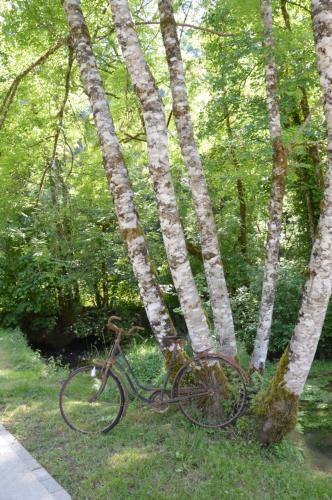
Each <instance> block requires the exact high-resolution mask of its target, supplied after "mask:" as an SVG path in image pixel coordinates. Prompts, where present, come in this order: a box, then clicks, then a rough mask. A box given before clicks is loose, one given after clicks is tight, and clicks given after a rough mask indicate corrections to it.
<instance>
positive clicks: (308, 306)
mask: <svg viewBox="0 0 332 500" xmlns="http://www.w3.org/2000/svg"><path fill="white" fill-rule="evenodd" d="M312 9H313V16H312V18H313V27H314V34H315V44H316V54H317V63H318V71H319V76H320V83H321V87H322V91H323V96H324V110H325V117H326V123H327V129H328V148H327V149H328V170H327V174H326V182H325V191H324V198H323V204H322V208H321V214H320V218H319V223H318V228H317V232H316V238H315V242H314V245H313V249H312V253H311V259H310V265H309V276H308V278H307V281H306V283H305V286H304V291H303V298H302V305H301V309H300V312H299V317H298V321H297V325H296V327H295V330H294V333H293V336H292V339H291V342H290V345H289V348H288V350H287V351H286V352H285V354H284V356H283V357H282V359H281V361H280V362H279V365H278V368H277V373H276V375H275V377H274V379H273V380H272V383H271V385H270V387H269V388H268V390H267V393H266V394H265V396H264V397H263V398H262V400H261V402H260V404H258V407H257V413H258V415H259V417H260V421H259V422H260V423H259V429H258V436H259V438H260V439H261V440H262V441H263V442H267V443H272V442H277V441H280V440H281V439H282V438H283V437H284V436H285V434H286V433H287V432H288V431H289V430H290V429H292V428H293V427H294V426H295V423H296V415H297V404H298V399H299V397H300V395H301V393H302V391H303V388H304V384H305V382H306V380H307V377H308V374H309V370H310V367H311V364H312V361H313V359H314V356H315V352H316V349H317V344H318V341H319V338H320V335H321V331H322V327H323V323H324V319H325V315H326V310H327V306H328V303H329V299H330V296H331V289H332V3H331V2H330V1H327V0H312Z"/></svg>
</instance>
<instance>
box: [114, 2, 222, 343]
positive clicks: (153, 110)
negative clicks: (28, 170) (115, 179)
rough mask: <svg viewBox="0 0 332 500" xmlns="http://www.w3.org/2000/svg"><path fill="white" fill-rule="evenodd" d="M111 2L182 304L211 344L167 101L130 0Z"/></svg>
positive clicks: (192, 328)
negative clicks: (176, 181) (187, 234)
mask: <svg viewBox="0 0 332 500" xmlns="http://www.w3.org/2000/svg"><path fill="white" fill-rule="evenodd" d="M110 4H111V9H112V16H113V21H114V25H115V30H116V33H117V36H118V39H119V42H120V45H121V48H122V53H123V56H124V59H125V61H126V65H127V68H128V72H129V74H130V77H131V80H132V82H133V85H134V88H135V91H136V93H137V95H138V97H139V99H140V102H141V105H142V112H143V118H144V123H145V129H146V136H147V143H148V153H149V160H150V162H149V168H150V173H151V177H152V179H153V184H154V189H155V193H156V197H157V202H158V208H159V217H160V226H161V231H162V235H163V239H164V244H165V249H166V253H167V257H168V262H169V265H170V269H171V273H172V277H173V281H174V285H175V288H176V290H177V293H178V296H179V301H180V304H181V309H182V312H183V315H184V318H185V321H186V324H187V328H188V332H189V335H190V338H191V342H192V345H193V349H194V351H195V352H199V351H202V350H205V349H211V348H212V346H213V343H212V338H211V335H210V331H209V326H208V322H207V318H206V316H205V313H204V310H203V308H202V305H201V301H200V297H199V294H198V291H197V288H196V284H195V281H194V277H193V274H192V270H191V267H190V263H189V259H188V252H187V248H186V242H185V238H184V234H183V229H182V225H181V221H180V217H179V213H178V209H177V205H176V198H175V192H174V187H173V183H172V177H171V173H170V165H169V155H168V137H167V126H166V120H165V113H164V107H163V104H162V101H161V98H160V96H159V93H158V90H157V88H156V84H155V81H154V78H153V76H152V74H151V72H150V69H149V67H148V66H147V63H146V61H145V58H144V55H143V52H142V49H141V47H140V44H139V40H138V37H137V33H136V31H135V28H134V23H133V20H132V18H131V14H130V10H129V6H128V2H127V0H111V1H110Z"/></svg>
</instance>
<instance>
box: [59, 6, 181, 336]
mask: <svg viewBox="0 0 332 500" xmlns="http://www.w3.org/2000/svg"><path fill="white" fill-rule="evenodd" d="M63 5H64V10H65V13H66V16H67V19H68V24H69V28H70V33H71V37H72V42H73V45H74V48H75V51H76V58H77V62H78V65H79V69H80V75H81V79H82V82H83V85H84V88H85V91H86V93H87V95H88V97H89V101H90V105H91V108H92V111H93V116H94V121H95V125H96V129H97V134H98V138H99V141H100V144H101V149H102V155H103V163H104V169H105V173H106V177H107V181H108V185H109V189H110V192H111V195H112V197H113V201H114V206H115V210H116V213H117V217H118V221H119V226H120V230H121V232H122V235H123V238H124V240H125V243H126V245H127V249H128V254H129V258H130V260H131V264H132V267H133V271H134V274H135V276H136V279H137V281H138V286H139V290H140V294H141V297H142V300H143V303H144V306H145V310H146V313H147V316H148V319H149V322H150V325H151V328H152V330H153V332H154V334H155V336H156V338H157V340H158V342H159V344H160V345H161V346H162V345H163V337H164V336H165V335H174V327H173V324H172V321H171V319H170V316H169V313H168V311H167V308H166V306H165V304H164V302H163V299H162V295H161V291H160V288H159V286H158V283H157V280H156V277H155V275H154V273H153V271H152V268H151V263H150V261H149V256H148V251H147V247H146V243H145V239H144V235H143V231H142V228H141V226H140V222H139V218H138V214H137V211H136V207H135V203H134V194H133V191H132V187H131V185H130V181H129V176H128V171H127V167H126V165H125V163H124V160H123V157H122V153H121V150H120V146H119V142H118V139H117V137H116V135H115V131H114V125H113V119H112V115H111V112H110V110H109V106H108V101H107V97H106V94H105V91H104V88H103V84H102V80H101V77H100V74H99V70H98V67H97V63H96V59H95V56H94V53H93V50H92V46H91V40H90V35H89V30H88V27H87V25H86V22H85V19H84V16H83V13H82V10H81V6H80V0H64V1H63Z"/></svg>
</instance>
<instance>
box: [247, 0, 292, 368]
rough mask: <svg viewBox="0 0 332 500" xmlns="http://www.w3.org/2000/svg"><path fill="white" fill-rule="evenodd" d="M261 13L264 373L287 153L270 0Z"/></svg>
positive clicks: (259, 348)
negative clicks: (266, 179) (265, 170)
mask: <svg viewBox="0 0 332 500" xmlns="http://www.w3.org/2000/svg"><path fill="white" fill-rule="evenodd" d="M261 12H262V18H263V24H264V48H265V80H266V97H267V107H268V117H269V129H270V137H271V140H272V148H273V168H272V193H271V201H270V220H269V226H268V236H267V251H266V257H265V267H264V278H263V289H262V298H261V305H260V313H259V322H258V328H257V334H256V340H255V346H254V352H253V355H252V358H251V366H252V369H253V370H260V371H262V370H264V366H265V362H266V357H267V351H268V344H269V336H270V331H271V324H272V314H273V306H274V298H275V291H276V285H277V268H278V256H279V245H280V233H281V222H282V207H283V199H284V193H285V180H286V171H287V152H286V148H285V146H284V144H283V141H282V137H281V123H280V110H279V96H278V81H277V67H276V62H275V58H274V39H273V32H272V7H271V0H262V3H261Z"/></svg>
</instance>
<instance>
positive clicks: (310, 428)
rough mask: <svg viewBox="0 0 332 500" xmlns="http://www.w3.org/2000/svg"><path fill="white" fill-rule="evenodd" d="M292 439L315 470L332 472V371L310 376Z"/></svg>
mask: <svg viewBox="0 0 332 500" xmlns="http://www.w3.org/2000/svg"><path fill="white" fill-rule="evenodd" d="M290 439H291V441H292V442H293V443H294V444H296V446H297V447H298V448H299V449H300V450H301V452H302V453H303V456H304V459H305V461H306V463H307V464H308V465H310V467H312V468H313V469H315V470H319V471H321V472H324V473H325V474H332V371H331V369H330V370H319V371H317V372H316V373H314V374H313V375H311V376H310V378H309V380H308V382H307V384H306V387H305V390H304V393H303V395H302V398H301V402H300V410H299V419H298V424H297V428H296V430H295V431H293V432H292V433H291V434H290Z"/></svg>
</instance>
